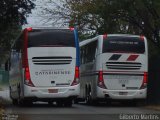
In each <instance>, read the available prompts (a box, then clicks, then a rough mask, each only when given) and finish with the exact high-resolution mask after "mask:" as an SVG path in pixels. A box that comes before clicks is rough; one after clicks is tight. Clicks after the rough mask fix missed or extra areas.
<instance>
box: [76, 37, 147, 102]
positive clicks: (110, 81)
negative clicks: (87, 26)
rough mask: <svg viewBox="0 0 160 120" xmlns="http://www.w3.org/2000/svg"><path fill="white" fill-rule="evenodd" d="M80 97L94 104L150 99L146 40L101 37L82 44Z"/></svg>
mask: <svg viewBox="0 0 160 120" xmlns="http://www.w3.org/2000/svg"><path fill="white" fill-rule="evenodd" d="M80 59H81V60H80V61H81V66H80V71H81V73H80V96H79V98H81V99H85V100H86V102H87V103H91V102H93V101H94V100H96V101H97V100H105V101H109V100H136V99H138V100H140V99H144V100H145V99H146V97H147V77H148V75H147V74H148V47H147V40H146V38H145V37H144V36H136V35H126V34H108V35H99V36H97V37H95V38H92V39H88V40H84V41H82V42H80Z"/></svg>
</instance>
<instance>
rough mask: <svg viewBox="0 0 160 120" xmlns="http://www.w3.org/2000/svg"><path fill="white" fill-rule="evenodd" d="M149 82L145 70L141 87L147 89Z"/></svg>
mask: <svg viewBox="0 0 160 120" xmlns="http://www.w3.org/2000/svg"><path fill="white" fill-rule="evenodd" d="M147 83H148V73H147V72H144V75H143V83H142V85H141V87H140V89H145V88H146V87H147Z"/></svg>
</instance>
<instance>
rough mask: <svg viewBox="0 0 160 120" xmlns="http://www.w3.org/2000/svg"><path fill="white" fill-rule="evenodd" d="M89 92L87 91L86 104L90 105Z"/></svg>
mask: <svg viewBox="0 0 160 120" xmlns="http://www.w3.org/2000/svg"><path fill="white" fill-rule="evenodd" d="M91 94H92V93H91V91H88V93H87V96H86V103H87V104H88V105H90V104H91V103H92V97H91Z"/></svg>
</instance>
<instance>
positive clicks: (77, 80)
mask: <svg viewBox="0 0 160 120" xmlns="http://www.w3.org/2000/svg"><path fill="white" fill-rule="evenodd" d="M77 84H79V67H78V66H76V67H75V76H74V80H73V82H72V84H71V86H74V85H77Z"/></svg>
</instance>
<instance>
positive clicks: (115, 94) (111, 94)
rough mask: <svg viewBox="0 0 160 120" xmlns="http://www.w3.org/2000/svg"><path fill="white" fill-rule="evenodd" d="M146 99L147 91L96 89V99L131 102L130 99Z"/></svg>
mask: <svg viewBox="0 0 160 120" xmlns="http://www.w3.org/2000/svg"><path fill="white" fill-rule="evenodd" d="M120 93H121V94H120ZM123 93H124V94H123ZM146 97H147V89H140V90H108V89H102V88H99V87H97V98H105V99H119V100H127V99H128V100H129V99H130V100H132V99H146Z"/></svg>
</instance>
